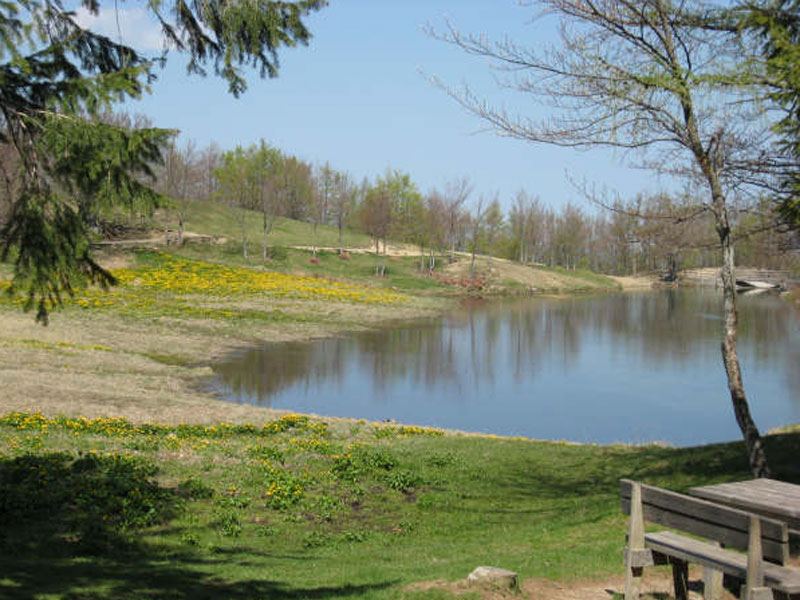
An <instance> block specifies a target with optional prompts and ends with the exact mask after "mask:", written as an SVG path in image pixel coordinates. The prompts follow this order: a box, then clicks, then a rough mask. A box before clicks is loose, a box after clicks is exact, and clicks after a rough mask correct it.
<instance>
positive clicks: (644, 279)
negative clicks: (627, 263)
mask: <svg viewBox="0 0 800 600" xmlns="http://www.w3.org/2000/svg"><path fill="white" fill-rule="evenodd" d="M609 277H610V278H611V279H613V280H614V281H616V282H617V283H618V284H619V285H620V286H621V287H622V289H623V290H641V289H650V288H652V287H653V284H654V283H656V281H657V280H658V278H657V277H656V276H654V275H639V276H636V277H633V276H618V275H609Z"/></svg>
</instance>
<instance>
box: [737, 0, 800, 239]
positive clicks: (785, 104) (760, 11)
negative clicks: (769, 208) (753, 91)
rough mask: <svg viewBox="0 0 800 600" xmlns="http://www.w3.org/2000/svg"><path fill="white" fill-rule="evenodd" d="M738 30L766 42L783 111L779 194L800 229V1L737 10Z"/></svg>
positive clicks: (774, 94)
mask: <svg viewBox="0 0 800 600" xmlns="http://www.w3.org/2000/svg"><path fill="white" fill-rule="evenodd" d="M733 14H735V15H738V16H739V26H740V27H741V28H743V29H744V30H745V31H751V32H755V33H757V34H758V35H759V36H760V38H761V39H762V40H763V46H762V49H763V56H764V59H765V63H766V64H765V71H766V76H767V89H768V90H769V91H768V98H769V99H770V100H771V101H772V102H774V103H775V104H776V105H777V106H778V107H779V109H780V111H781V118H780V119H779V120H778V121H777V123H776V124H775V128H774V129H775V132H776V133H778V134H779V135H780V136H781V142H780V145H781V149H782V150H783V151H784V153H785V160H784V161H781V162H782V164H780V165H778V166H779V167H780V171H781V172H782V173H783V177H782V186H781V189H780V190H778V193H779V199H780V210H781V212H782V214H783V216H784V217H785V219H786V220H787V221H790V222H793V223H794V224H795V225H800V0H762V1H760V2H748V3H745V4H744V5H742V6H739V7H737V8H736V9H735V10H734V11H733Z"/></svg>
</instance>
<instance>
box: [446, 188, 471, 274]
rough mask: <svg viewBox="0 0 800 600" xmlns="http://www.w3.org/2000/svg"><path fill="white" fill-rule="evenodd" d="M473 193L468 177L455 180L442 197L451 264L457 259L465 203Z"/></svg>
mask: <svg viewBox="0 0 800 600" xmlns="http://www.w3.org/2000/svg"><path fill="white" fill-rule="evenodd" d="M471 193H472V184H471V183H470V182H469V179H468V178H466V177H461V178H459V179H455V180H453V181H451V182H450V183H448V184H447V186H446V187H445V192H444V194H443V196H442V201H443V202H444V209H445V210H444V214H445V219H446V227H447V229H446V231H447V240H448V242H449V244H450V262H454V261H455V259H456V242H457V240H458V237H459V229H460V228H461V226H462V224H463V218H464V203H465V202H466V201H467V199H468V198H469V196H470V194H471Z"/></svg>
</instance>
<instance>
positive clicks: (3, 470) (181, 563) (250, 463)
mask: <svg viewBox="0 0 800 600" xmlns="http://www.w3.org/2000/svg"><path fill="white" fill-rule="evenodd" d="M767 447H768V452H769V455H770V457H771V459H772V461H773V462H772V464H773V468H774V470H775V472H776V474H777V476H778V477H780V478H782V479H787V480H790V481H798V480H799V478H800V471H798V465H797V462H796V456H797V453H798V451H800V435H799V434H791V435H783V436H772V437H769V438H767ZM620 477H632V478H636V479H641V480H644V481H647V482H651V483H655V484H658V485H663V486H666V487H669V488H671V489H679V490H680V489H685V488H687V487H689V486H692V485H698V484H705V483H710V482H718V481H729V480H735V479H741V478H746V477H748V470H747V464H746V454H745V451H744V449H743V447H742V445H741V444H725V445H714V446H706V447H702V448H691V449H671V448H665V447H656V446H647V447H627V446H611V447H597V446H581V445H565V444H558V443H550V442H534V441H527V440H513V439H493V438H491V437H478V436H474V437H459V436H452V435H443V434H442V433H441V432H439V431H436V430H430V429H423V428H417V427H401V426H394V425H385V424H370V423H366V422H363V421H330V422H327V421H324V420H311V419H308V418H306V417H302V416H299V415H286V416H284V417H282V418H279V419H276V420H273V421H268V422H266V423H256V424H240V425H236V426H234V425H224V424H216V425H212V426H205V427H204V426H188V425H187V426H174V425H173V426H167V425H158V424H153V423H149V424H148V423H143V424H139V425H134V424H132V423H130V422H127V421H124V420H119V419H97V420H94V421H89V420H86V419H47V418H44V417H42V416H40V415H30V414H27V415H25V414H16V415H8V416H6V417H3V418H0V482H3V489H4V493H3V495H2V507H3V510H2V511H0V525H2V527H1V528H0V531H1V532H2V533H0V551H1V552H2V553H3V555H4V560H3V573H2V575H0V594H2V596H3V597H4V598H8V599H9V600H16V599H19V600H22V599H29V598H52V599H55V598H64V599H66V598H70V599H76V598H81V599H85V600H87V599H98V600H99V599H100V598H111V597H113V598H118V599H131V600H133V599H139V598H170V599H186V600H189V599H192V600H196V599H203V598H208V599H211V598H214V599H219V598H226V599H229V598H233V599H239V600H250V599H252V600H256V599H258V600H263V599H265V598H400V597H403V598H415V599H417V598H418V599H426V598H427V599H431V598H446V597H450V596H449V595H448V594H447V593H445V591H444V590H443V589H442V588H443V587H446V586H441V585H432V586H423V587H425V588H428V589H417V590H416V591H412V590H411V589H410V588H408V587H407V586H408V585H409V584H411V583H414V582H420V581H427V582H433V581H436V580H445V581H448V580H450V581H452V580H456V579H463V578H464V577H465V576H466V575H467V574H468V573H469V572H470V571H471V570H472V569H473V568H474V567H476V566H478V565H494V566H500V567H504V568H509V569H512V570H515V571H518V572H519V574H520V575H521V577H522V578H523V579H529V578H549V579H557V580H559V581H561V582H563V585H564V586H567V587H568V586H569V585H570V582H573V581H575V580H579V579H585V578H598V577H600V578H602V577H614V576H619V575H621V574H622V569H623V567H622V562H621V556H622V548H623V546H624V533H625V520H624V518H623V516H622V515H621V514H620V510H619V500H618V494H619V490H618V479H619V478H620ZM45 574H46V576H42V575H45ZM665 575H666V573H665ZM662 577H663V576H662ZM645 581H647V579H646V580H645ZM525 589H526V588H525V584H523V591H524V590H525ZM616 591H617V592H619V591H621V590H620V589H616ZM471 597H473V598H475V597H476V595H473V596H471ZM491 597H492V598H494V597H495V596H491ZM525 597H530V598H533V597H536V595H535V594H534V595H525Z"/></svg>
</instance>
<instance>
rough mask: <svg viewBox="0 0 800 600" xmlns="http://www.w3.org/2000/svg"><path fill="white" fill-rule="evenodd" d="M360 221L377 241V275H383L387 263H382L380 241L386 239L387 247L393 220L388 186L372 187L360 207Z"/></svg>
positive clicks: (362, 226)
mask: <svg viewBox="0 0 800 600" xmlns="http://www.w3.org/2000/svg"><path fill="white" fill-rule="evenodd" d="M359 221H360V223H361V228H362V229H363V230H364V231H365V232H366V233H367V234H368V235H370V236H371V237H372V240H373V242H374V243H375V275H376V276H379V275H380V276H382V275H384V274H385V272H386V265H381V260H380V257H381V253H380V242H381V240H383V241H384V248H385V247H386V236H387V235H388V234H389V228H390V226H391V222H392V199H391V195H390V192H389V189H388V188H387V187H386V186H375V187H372V188H370V190H369V191H368V192H367V194H366V196H365V197H364V201H363V202H362V203H361V206H360V207H359Z"/></svg>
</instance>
